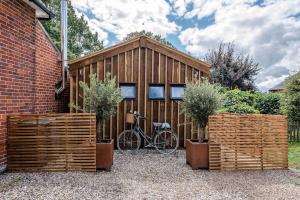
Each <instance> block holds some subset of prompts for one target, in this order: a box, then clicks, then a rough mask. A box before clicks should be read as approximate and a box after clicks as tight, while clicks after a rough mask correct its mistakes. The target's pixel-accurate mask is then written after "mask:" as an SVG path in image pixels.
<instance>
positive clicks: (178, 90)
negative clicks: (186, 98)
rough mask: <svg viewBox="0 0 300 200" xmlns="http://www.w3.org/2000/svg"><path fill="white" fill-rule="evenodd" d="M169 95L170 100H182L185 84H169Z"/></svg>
mask: <svg viewBox="0 0 300 200" xmlns="http://www.w3.org/2000/svg"><path fill="white" fill-rule="evenodd" d="M170 86H171V87H170V89H171V91H170V95H171V99H172V100H182V97H183V94H184V88H185V84H171V85H170Z"/></svg>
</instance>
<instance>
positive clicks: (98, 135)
mask: <svg viewBox="0 0 300 200" xmlns="http://www.w3.org/2000/svg"><path fill="white" fill-rule="evenodd" d="M102 131H103V122H102V121H101V120H97V131H96V142H97V143H100V142H101V133H102Z"/></svg>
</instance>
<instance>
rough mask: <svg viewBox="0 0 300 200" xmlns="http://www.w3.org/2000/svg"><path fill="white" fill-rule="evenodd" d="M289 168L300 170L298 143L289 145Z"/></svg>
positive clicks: (299, 144)
mask: <svg viewBox="0 0 300 200" xmlns="http://www.w3.org/2000/svg"><path fill="white" fill-rule="evenodd" d="M289 167H291V168H294V169H299V170H300V143H289Z"/></svg>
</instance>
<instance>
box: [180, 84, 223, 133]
mask: <svg viewBox="0 0 300 200" xmlns="http://www.w3.org/2000/svg"><path fill="white" fill-rule="evenodd" d="M182 105H183V109H184V111H186V113H187V114H188V115H189V116H191V117H192V118H193V119H195V120H196V122H197V123H198V126H199V127H200V128H202V130H203V133H204V130H205V127H206V125H207V122H208V116H209V115H212V114H214V113H215V112H216V110H217V109H218V108H219V106H220V105H221V99H220V95H219V92H218V88H217V87H215V86H214V85H212V84H209V83H208V82H207V81H206V80H204V81H203V80H199V81H197V82H195V83H188V84H187V85H186V88H185V91H184V95H183V102H182ZM199 138H200V137H199ZM200 139H203V138H200Z"/></svg>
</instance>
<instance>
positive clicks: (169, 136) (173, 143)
mask: <svg viewBox="0 0 300 200" xmlns="http://www.w3.org/2000/svg"><path fill="white" fill-rule="evenodd" d="M154 145H155V148H156V149H157V150H158V151H159V152H160V153H162V154H171V153H173V152H175V151H176V149H177V148H178V145H179V143H178V138H177V136H176V134H175V133H174V132H173V131H172V130H161V131H160V132H159V133H158V134H157V135H156V136H155V138H154Z"/></svg>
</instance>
